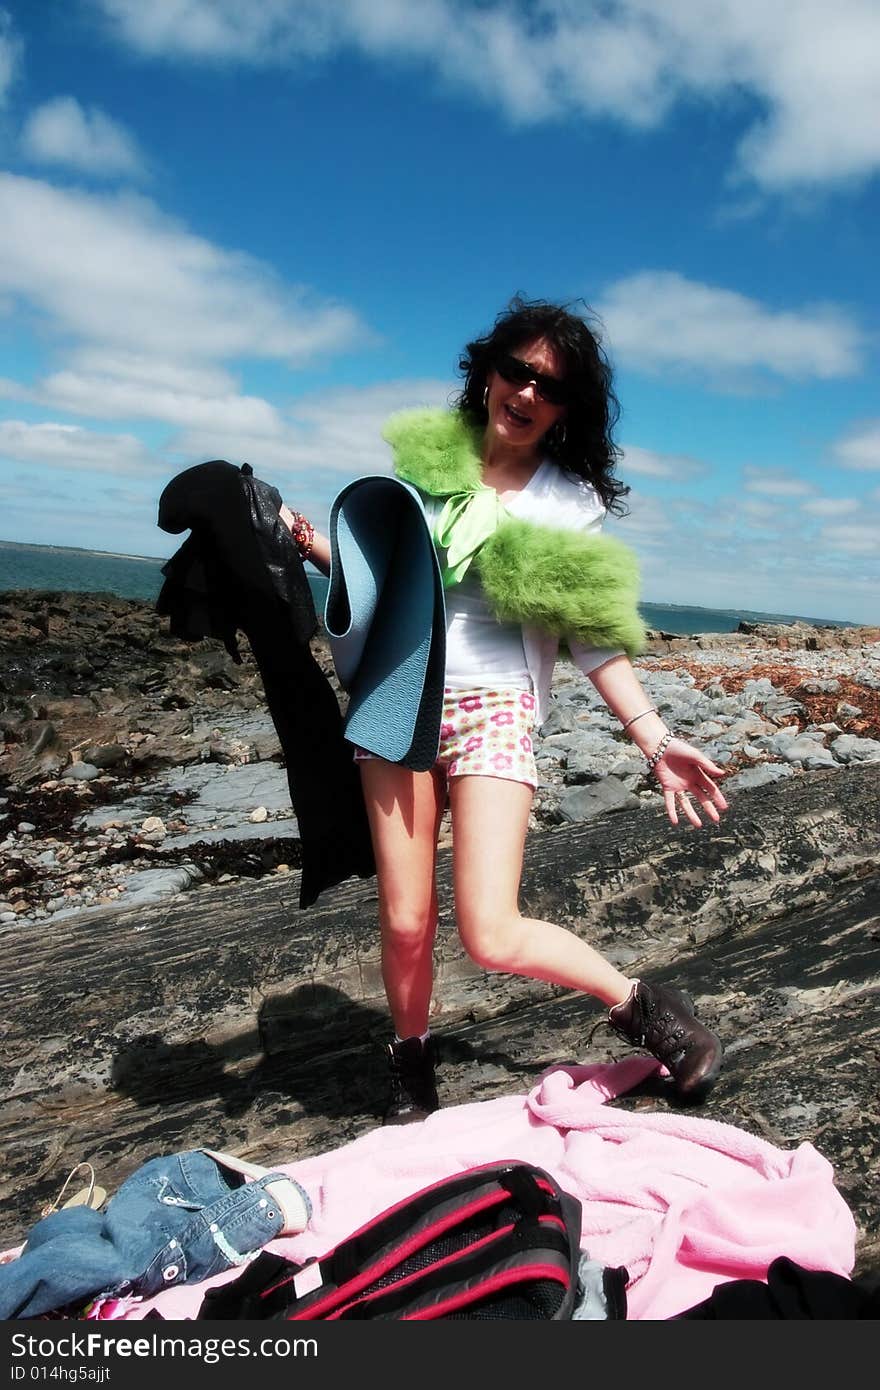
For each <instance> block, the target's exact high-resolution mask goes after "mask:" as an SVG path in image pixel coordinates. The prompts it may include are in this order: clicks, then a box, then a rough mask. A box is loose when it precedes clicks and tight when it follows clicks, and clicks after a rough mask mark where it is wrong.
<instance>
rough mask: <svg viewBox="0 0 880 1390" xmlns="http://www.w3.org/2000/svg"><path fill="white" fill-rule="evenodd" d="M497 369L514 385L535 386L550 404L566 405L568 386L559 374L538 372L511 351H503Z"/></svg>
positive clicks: (497, 361)
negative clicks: (510, 352) (546, 374)
mask: <svg viewBox="0 0 880 1390" xmlns="http://www.w3.org/2000/svg"><path fill="white" fill-rule="evenodd" d="M495 370H496V372H497V373H498V375H499V376H503V377H504V380H505V381H509V382H510V384H511V385H512V386H534V388H535V391H536V392H537V394H538V395H539V396H540V397H541V400H542V401H546V402H547V404H548V405H565V403H566V402H567V400H568V388H567V386H566V384H565V382H564V381H561V380H560V379H559V377H558V376H545V375H544V373H543V372H536V371H535V369H534V367H530V366H529V364H528V362H523V360H522V358H521V357H511V356H510V354H509V353H506V352H505V353H502V355H501V356H500V357H498V358H496V359H495Z"/></svg>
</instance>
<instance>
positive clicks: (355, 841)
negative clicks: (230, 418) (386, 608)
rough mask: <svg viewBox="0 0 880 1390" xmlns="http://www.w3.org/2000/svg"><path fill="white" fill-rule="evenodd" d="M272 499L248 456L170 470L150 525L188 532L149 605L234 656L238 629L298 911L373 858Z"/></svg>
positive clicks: (296, 570) (299, 570)
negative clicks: (280, 780)
mask: <svg viewBox="0 0 880 1390" xmlns="http://www.w3.org/2000/svg"><path fill="white" fill-rule="evenodd" d="M280 506H281V496H280V494H279V493H278V492H277V490H276V489H275V488H272V487H269V486H268V485H267V484H266V483H263V482H261V481H260V480H259V479H258V478H255V477H254V476H253V471H252V469H251V468H250V467H249V466H248V465H247V464H245V465H244V466H243V467H242V468H240V469H239V468H236V467H234V466H233V465H232V464H231V463H226V462H225V461H224V460H222V459H215V460H213V461H212V462H210V463H201V464H197V465H196V466H195V467H194V468H187V469H186V470H185V471H184V472H183V473H179V474H178V475H177V477H176V478H173V479H172V480H171V482H170V483H169V484H168V486H167V487H166V488H165V490H164V491H163V493H162V496H161V498H160V500H159V525H160V526H161V528H162V530H163V531H170V532H171V533H172V534H178V533H179V532H181V531H184V530H186V529H187V528H189V530H190V532H191V534H190V536H189V537H188V539H187V540H186V541H184V543H183V545H182V546H181V547H180V549H179V550H178V551H176V552H175V554H174V555H173V556H172V557H171V559H170V560H169V561H168V562H167V564H166V565H164V566H163V570H162V573H163V574H164V575H165V582H164V584H163V586H162V590H161V593H160V594H159V598H158V600H157V603H156V609H157V611H158V612H159V613H161V614H163V615H165V616H167V617H168V618H169V619H170V630H171V632H172V633H173V634H174V635H175V636H176V637H182V638H184V639H185V640H187V641H197V640H198V639H200V638H202V637H218V638H220V639H222V641H223V642H224V644H225V645H226V648H227V650H228V651H229V652H230V653H231V655H232V656H233V658H234V659H235V660H236V661H240V660H241V658H240V656H239V653H238V643H237V638H236V633H237V631H238V630H240V631H242V632H243V633H244V634H245V636H246V637H247V639H248V642H249V643H250V647H251V651H252V652H253V654H254V659H255V661H256V663H257V666H258V668H259V671H260V675H261V677H262V681H263V688H264V690H265V693H266V702H267V704H268V707H269V713H270V714H271V716H272V722H273V723H274V725H275V728H276V731H277V733H278V737H279V739H280V741H281V747H282V749H283V751H284V757H285V761H286V764H287V780H288V785H289V787H290V799H291V803H292V805H293V810H294V813H295V815H296V818H297V822H298V824H299V834H300V842H301V846H302V860H303V863H302V880H301V884H300V907H308V906H309V904H310V903H313V902H314V901H315V899H316V898H317V897H318V895H319V893H321V892H322V891H323V890H324V889H325V888H329V887H330V886H331V885H333V884H336V883H339V882H341V881H342V880H343V879H346V878H350V877H351V876H352V875H360V876H361V877H364V876H366V875H369V874H372V873H374V872H375V864H374V860H373V850H372V845H371V842H370V831H369V825H368V823H367V816H366V811H365V808H364V801H363V796H362V793H361V787H360V778H359V776H358V772H357V769H356V767H355V765H354V763H353V761H352V747H351V744H350V743H347V742H346V740H345V739H344V737H343V734H342V716H341V714H340V710H339V706H338V704H337V700H336V696H335V694H334V691H333V688H332V686H331V685H330V683H329V681H328V680H327V679H326V677H325V676H324V675H323V673H322V671H321V668H320V667H319V665H318V663H317V662H316V660H315V658H314V656H313V655H312V652H311V650H310V648H309V639H310V638H311V637H312V636H313V635H314V633H315V631H316V630H317V617H316V615H315V606H314V602H313V600H312V595H311V590H310V588H309V583H308V579H307V577H306V573H305V570H304V568H303V564H302V560H301V559H300V556H299V552H298V550H297V548H296V545H295V544H294V542H293V539H292V538H291V536H290V533H289V531H288V530H287V527H286V526H285V525H284V523H283V522H282V521H281V519H280V517H279V515H278V511H279V508H280Z"/></svg>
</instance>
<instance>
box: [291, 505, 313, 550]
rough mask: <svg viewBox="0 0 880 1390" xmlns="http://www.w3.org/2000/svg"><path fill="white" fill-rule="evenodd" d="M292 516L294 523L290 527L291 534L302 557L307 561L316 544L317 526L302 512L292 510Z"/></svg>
mask: <svg viewBox="0 0 880 1390" xmlns="http://www.w3.org/2000/svg"><path fill="white" fill-rule="evenodd" d="M291 516H292V517H293V525H292V526H291V528H290V534H291V535H292V536H293V539H294V542H295V544H296V548H297V550H298V551H299V557H300V559H301V560H304V561H305V560H307V559H308V558H309V556H310V555H311V553H312V547H313V546H314V544H315V528H314V526H313V525H312V523H311V522H310V521H308V520H307V519H306V518H305V517H304V516H303V514H302V512H291Z"/></svg>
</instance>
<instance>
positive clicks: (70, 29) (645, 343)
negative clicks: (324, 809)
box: [0, 0, 880, 622]
mask: <svg viewBox="0 0 880 1390" xmlns="http://www.w3.org/2000/svg"><path fill="white" fill-rule="evenodd" d="M878 172H880V8H878V6H877V4H876V3H875V0H837V3H836V5H835V6H834V8H833V10H832V9H830V8H829V6H828V5H827V3H826V0H821V3H820V0H773V3H772V4H768V3H767V0H602V2H601V3H600V2H599V0H506V2H505V3H499V2H498V0H480V2H479V3H477V2H476V0H262V2H261V3H260V4H252V5H244V4H242V3H241V0H149V3H144V0H19V2H16V0H0V538H2V539H5V540H18V541H29V542H35V543H42V544H62V545H78V546H85V547H90V548H97V549H104V550H115V551H125V552H129V553H137V554H146V555H157V556H166V555H168V554H170V553H171V552H172V551H173V549H174V548H175V547H176V545H177V543H178V541H177V538H174V537H169V536H166V535H165V534H164V533H163V532H161V531H159V530H158V528H157V526H156V522H155V517H156V507H157V501H158V497H159V494H160V492H161V490H162V488H163V486H164V485H165V483H166V482H167V481H168V480H169V479H170V478H171V477H173V476H174V474H175V473H177V472H179V471H180V470H181V469H182V468H185V467H188V466H189V465H190V464H193V463H198V462H201V461H203V460H206V459H210V458H218V457H222V458H228V459H230V460H232V461H233V462H235V463H240V462H242V461H244V460H247V461H248V462H250V463H251V464H252V466H253V467H254V470H255V472H256V473H257V474H258V475H259V476H260V477H263V478H265V479H266V480H267V481H269V482H271V483H273V484H274V485H276V486H277V487H278V488H279V489H280V490H281V492H282V494H283V495H284V497H285V498H286V500H287V501H288V502H289V503H290V504H291V505H292V506H294V507H299V508H300V509H301V510H303V511H305V512H307V513H309V514H310V515H311V516H312V517H313V518H314V519H315V520H316V522H317V523H318V524H319V525H322V524H323V523H324V522H325V520H326V515H327V510H328V507H329V504H330V502H331V500H332V498H333V496H334V495H335V493H336V491H337V490H338V488H339V487H340V486H342V484H343V483H344V482H345V481H346V480H347V479H348V478H350V477H352V476H354V475H356V474H359V473H363V472H374V471H383V472H384V471H387V469H388V453H387V449H386V446H385V445H384V444H383V443H382V440H381V427H382V422H383V420H384V419H385V417H386V416H387V415H388V414H389V413H390V412H391V411H392V410H394V409H397V408H400V407H403V406H408V405H418V404H426V403H428V404H433V403H437V404H439V403H442V402H444V401H445V400H446V399H447V398H448V396H449V393H450V391H451V390H452V389H453V388H454V385H455V382H456V371H455V368H456V362H457V357H458V352H459V350H460V348H461V346H462V345H463V343H464V342H465V341H466V340H467V339H468V338H470V337H473V336H474V335H475V334H478V333H481V332H483V331H485V330H486V328H488V327H489V326H490V325H491V323H492V321H493V319H494V317H495V315H496V314H497V313H498V312H499V310H500V309H501V308H503V306H504V305H505V304H506V302H507V301H508V300H509V298H510V297H511V295H512V294H514V293H515V292H517V291H521V292H523V293H524V294H526V295H527V296H529V297H533V298H549V299H559V300H565V301H569V300H578V299H583V300H584V301H586V303H587V304H588V305H589V306H590V307H591V308H592V309H593V310H594V311H595V312H596V313H597V314H598V316H599V320H600V322H601V324H602V332H603V339H604V342H605V345H606V349H607V351H608V354H609V356H610V358H611V360H612V362H613V364H614V367H615V373H616V386H617V393H618V395H619V397H620V401H621V405H622V417H621V421H620V425H619V427H618V431H617V439H618V442H619V443H620V444H621V446H622V447H623V449H624V451H625V452H624V456H623V458H622V460H621V463H620V467H619V472H620V474H621V476H622V477H623V478H624V479H625V481H627V482H628V483H629V484H630V486H631V488H632V492H631V495H630V498H629V503H630V508H631V511H630V515H629V516H628V517H627V518H625V519H624V520H622V521H620V522H617V521H615V522H613V523H611V527H612V529H613V530H614V532H615V533H616V534H618V535H620V536H621V537H623V538H624V539H626V540H628V541H629V543H630V544H632V545H633V547H634V548H635V549H636V551H637V552H638V554H639V558H640V561H641V565H642V572H643V593H644V597H645V598H646V599H647V600H648V601H654V602H672V603H685V604H688V603H693V604H698V605H707V606H712V607H733V608H736V607H744V608H750V609H757V610H763V611H775V612H790V613H802V614H806V615H810V616H815V617H826V618H842V619H849V620H853V621H864V622H870V621H880V546H878V543H877V537H878V531H880V527H878V523H880V396H878V392H877V376H878V371H877V366H878V338H877V327H878V312H877V311H878V276H877V270H876V263H877V227H878V212H880V195H878V184H880V180H878Z"/></svg>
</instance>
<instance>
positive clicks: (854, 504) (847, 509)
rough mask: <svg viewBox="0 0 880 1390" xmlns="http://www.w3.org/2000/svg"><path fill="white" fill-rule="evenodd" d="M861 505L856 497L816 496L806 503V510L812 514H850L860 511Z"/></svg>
mask: <svg viewBox="0 0 880 1390" xmlns="http://www.w3.org/2000/svg"><path fill="white" fill-rule="evenodd" d="M859 506H860V503H859V501H858V499H857V498H855V497H816V498H814V499H813V501H811V502H805V503H804V511H805V512H808V513H809V515H810V516H848V515H849V514H850V513H851V512H855V511H858V509H859Z"/></svg>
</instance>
